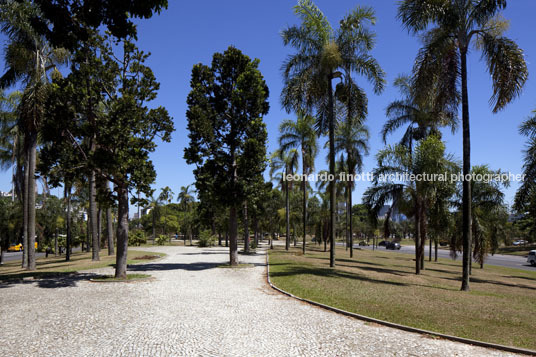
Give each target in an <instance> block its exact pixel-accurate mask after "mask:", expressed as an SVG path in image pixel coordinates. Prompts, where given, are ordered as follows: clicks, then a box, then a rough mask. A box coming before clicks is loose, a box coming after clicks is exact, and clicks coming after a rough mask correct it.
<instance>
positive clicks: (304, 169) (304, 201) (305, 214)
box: [302, 147, 307, 254]
mask: <svg viewBox="0 0 536 357" xmlns="http://www.w3.org/2000/svg"><path fill="white" fill-rule="evenodd" d="M305 166H306V165H305V150H303V147H302V172H303V178H302V192H303V202H302V206H303V207H302V208H303V246H302V253H303V254H305V242H306V236H307V190H306V179H305V175H306V174H307V170H306V168H305Z"/></svg>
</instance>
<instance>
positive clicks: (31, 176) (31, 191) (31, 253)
mask: <svg viewBox="0 0 536 357" xmlns="http://www.w3.org/2000/svg"><path fill="white" fill-rule="evenodd" d="M29 150H30V152H29V157H30V160H29V166H28V169H29V170H28V246H27V247H25V248H24V250H26V248H28V249H27V250H28V267H27V269H28V270H35V198H36V197H35V159H36V154H37V134H32V135H31V136H30V146H29Z"/></svg>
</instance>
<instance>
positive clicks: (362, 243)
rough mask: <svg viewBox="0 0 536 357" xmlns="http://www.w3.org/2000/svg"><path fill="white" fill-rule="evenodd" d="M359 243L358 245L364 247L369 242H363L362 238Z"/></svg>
mask: <svg viewBox="0 0 536 357" xmlns="http://www.w3.org/2000/svg"><path fill="white" fill-rule="evenodd" d="M359 245H360V246H361V247H366V246H368V245H369V244H368V243H367V242H365V241H364V240H362V241H361V242H359Z"/></svg>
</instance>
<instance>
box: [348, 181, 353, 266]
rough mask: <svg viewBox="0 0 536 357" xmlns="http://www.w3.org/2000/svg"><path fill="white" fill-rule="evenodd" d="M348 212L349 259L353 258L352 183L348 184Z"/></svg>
mask: <svg viewBox="0 0 536 357" xmlns="http://www.w3.org/2000/svg"><path fill="white" fill-rule="evenodd" d="M348 186H349V188H350V193H349V195H348V211H349V214H350V258H353V257H354V230H353V225H352V182H350V183H349V185H348Z"/></svg>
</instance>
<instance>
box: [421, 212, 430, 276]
mask: <svg viewBox="0 0 536 357" xmlns="http://www.w3.org/2000/svg"><path fill="white" fill-rule="evenodd" d="M427 223H428V222H427V215H426V203H425V202H421V246H420V252H419V255H420V257H421V270H424V251H425V250H424V248H425V247H426V236H427V229H426V228H427V227H426V225H427Z"/></svg>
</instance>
